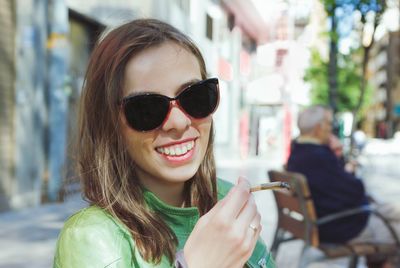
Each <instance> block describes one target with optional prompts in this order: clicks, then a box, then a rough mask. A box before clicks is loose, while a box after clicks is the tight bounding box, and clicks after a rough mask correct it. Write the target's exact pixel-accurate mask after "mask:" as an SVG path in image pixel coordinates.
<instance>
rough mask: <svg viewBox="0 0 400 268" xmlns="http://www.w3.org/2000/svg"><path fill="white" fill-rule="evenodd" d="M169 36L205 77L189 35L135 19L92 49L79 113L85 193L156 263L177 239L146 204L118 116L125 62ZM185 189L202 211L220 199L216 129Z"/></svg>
mask: <svg viewBox="0 0 400 268" xmlns="http://www.w3.org/2000/svg"><path fill="white" fill-rule="evenodd" d="M167 41H172V42H175V43H176V44H178V45H180V46H182V47H183V48H184V49H186V50H188V51H189V52H191V53H193V55H194V56H195V57H196V58H197V59H198V62H199V65H200V68H201V75H202V77H203V79H204V78H206V67H205V62H204V59H203V57H202V55H201V53H200V51H199V49H198V48H197V47H196V45H195V44H194V43H193V42H192V41H191V40H190V39H189V38H188V37H187V36H186V35H184V34H183V33H181V32H180V31H179V30H177V29H175V28H174V27H172V26H171V25H169V24H166V23H163V22H161V21H158V20H154V19H140V20H134V21H132V22H129V23H126V24H124V25H122V26H120V27H118V28H116V29H114V30H112V31H111V32H109V33H108V34H107V35H106V36H105V37H104V38H103V39H102V40H101V41H99V42H98V43H97V45H96V47H95V48H94V51H93V53H92V55H91V58H90V61H89V65H88V69H87V73H86V77H85V83H84V87H83V92H82V96H81V103H80V113H79V114H80V118H79V142H78V148H79V150H78V151H79V153H78V170H79V174H80V177H81V179H82V185H83V194H84V196H85V198H86V199H87V200H88V201H89V202H90V203H91V204H94V205H97V206H99V207H102V208H104V209H106V210H107V211H108V212H109V213H110V214H111V215H113V216H114V217H116V218H117V219H119V220H120V221H121V222H122V223H124V224H125V225H126V226H127V227H128V229H129V230H130V232H131V234H132V237H133V239H134V240H135V244H136V246H137V249H138V250H139V252H140V253H141V255H142V257H143V258H144V259H145V260H146V261H149V262H150V261H151V262H155V263H159V262H160V261H161V258H162V256H163V255H165V256H167V258H168V259H169V260H170V261H171V262H172V261H173V259H174V255H175V251H176V247H177V243H178V240H177V238H176V236H175V234H174V233H173V232H172V230H171V229H170V228H169V227H168V226H167V224H166V223H165V222H164V221H163V220H162V219H161V217H160V216H158V215H157V214H156V213H154V212H152V211H151V210H149V209H147V208H146V206H145V203H144V199H143V192H142V187H141V186H140V183H139V180H138V178H137V175H136V174H135V170H134V165H135V164H134V163H133V162H132V159H131V158H130V156H129V154H128V152H127V149H126V145H125V144H124V142H123V139H122V136H121V134H120V126H119V123H118V122H119V120H118V117H119V100H120V99H121V98H122V94H123V93H122V88H123V82H124V70H125V67H126V64H127V62H128V61H129V60H130V59H131V58H132V57H133V56H135V55H137V54H138V53H140V52H141V51H143V50H145V49H147V48H149V47H154V46H158V45H160V44H162V43H164V42H167ZM184 188H185V193H184V194H185V199H186V202H185V204H187V205H189V206H196V207H198V209H199V212H200V215H203V214H205V213H206V212H207V211H208V210H210V209H211V207H212V206H213V205H214V204H215V203H216V200H217V193H216V172H215V162H214V157H213V128H211V131H210V138H209V143H208V147H207V151H206V154H205V157H204V159H203V161H202V163H201V165H200V167H199V169H198V171H197V172H196V174H195V175H194V176H193V178H191V179H190V180H189V181H187V182H186V184H185V187H184Z"/></svg>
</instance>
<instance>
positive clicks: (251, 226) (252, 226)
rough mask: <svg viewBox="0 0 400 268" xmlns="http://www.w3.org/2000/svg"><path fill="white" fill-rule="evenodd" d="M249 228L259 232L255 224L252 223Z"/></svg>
mask: <svg viewBox="0 0 400 268" xmlns="http://www.w3.org/2000/svg"><path fill="white" fill-rule="evenodd" d="M249 228H250V229H252V230H253V231H254V232H257V227H256V226H254V224H250V225H249Z"/></svg>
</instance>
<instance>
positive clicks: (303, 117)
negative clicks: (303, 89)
mask: <svg viewBox="0 0 400 268" xmlns="http://www.w3.org/2000/svg"><path fill="white" fill-rule="evenodd" d="M327 111H330V110H329V108H327V107H324V106H322V105H315V106H310V107H308V108H306V109H304V110H303V111H301V112H300V114H299V117H298V119H297V126H298V127H299V130H300V134H309V133H311V131H312V130H313V129H314V128H315V127H316V126H317V125H318V124H319V123H321V122H322V121H323V120H324V118H325V113H326V112H327Z"/></svg>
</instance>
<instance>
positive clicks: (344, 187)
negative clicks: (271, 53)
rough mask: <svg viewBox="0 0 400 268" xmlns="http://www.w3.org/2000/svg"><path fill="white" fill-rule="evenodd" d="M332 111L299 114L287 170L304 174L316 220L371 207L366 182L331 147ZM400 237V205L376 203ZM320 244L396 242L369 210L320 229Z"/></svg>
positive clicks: (311, 110) (318, 108)
mask: <svg viewBox="0 0 400 268" xmlns="http://www.w3.org/2000/svg"><path fill="white" fill-rule="evenodd" d="M332 119H333V114H332V111H331V110H329V109H327V108H325V107H322V106H311V107H309V108H307V109H305V110H304V111H302V112H301V113H300V114H299V118H298V127H299V129H300V136H299V137H298V138H297V139H296V140H295V142H294V143H293V147H292V151H291V154H290V156H289V160H288V163H287V169H288V170H289V171H293V172H299V173H302V174H304V175H305V177H306V178H307V181H308V185H309V187H310V191H311V195H312V197H313V201H314V204H315V208H316V212H317V217H319V218H320V217H324V216H327V215H331V214H333V213H338V212H341V211H345V210H349V209H352V208H359V207H362V206H368V205H370V203H369V198H368V195H367V193H366V190H365V187H364V184H363V182H362V181H361V180H360V179H359V178H357V177H356V176H354V175H353V174H352V173H350V172H347V171H346V170H345V168H344V165H343V164H342V163H341V162H340V160H339V158H338V157H337V154H338V152H340V150H339V151H336V155H335V152H334V150H332V148H331V147H330V146H332V144H330V143H331V139H332ZM376 205H377V208H376V209H377V211H379V212H380V213H381V214H382V215H384V216H385V217H386V218H387V219H388V220H389V221H390V222H391V224H392V226H393V227H394V228H395V230H396V232H397V234H398V236H399V234H400V206H399V204H376ZM318 229H319V237H320V240H321V242H325V243H344V242H353V241H360V242H361V241H362V242H368V241H369V242H383V243H394V239H393V237H392V235H391V233H390V232H389V230H388V228H386V226H385V225H384V223H383V222H382V220H381V219H380V218H378V217H376V216H375V215H374V214H370V213H369V212H368V211H364V212H360V213H358V214H354V215H351V216H347V217H343V218H340V219H337V220H334V221H331V222H329V223H325V224H322V225H320V226H319V227H318Z"/></svg>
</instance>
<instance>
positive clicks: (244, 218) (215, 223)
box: [184, 178, 261, 268]
mask: <svg viewBox="0 0 400 268" xmlns="http://www.w3.org/2000/svg"><path fill="white" fill-rule="evenodd" d="M260 220H261V217H260V214H259V213H258V211H257V207H256V204H255V201H254V198H253V195H252V194H251V193H250V187H249V183H248V182H247V181H246V180H245V179H243V178H239V180H238V183H237V185H236V186H234V187H233V188H232V189H231V190H230V191H229V193H228V194H227V195H226V197H225V198H224V199H222V200H221V201H219V202H218V203H217V204H216V205H215V206H214V207H213V208H212V209H211V210H210V211H209V212H208V213H207V214H205V215H203V216H202V217H201V218H200V219H199V221H198V222H197V224H196V226H195V227H194V229H193V231H192V233H191V234H190V236H189V238H188V240H187V242H186V244H185V246H184V256H185V259H186V262H187V264H188V267H189V268H196V267H210V268H211V267H218V268H223V267H229V268H235V267H243V266H244V265H245V263H246V261H247V260H248V259H249V258H250V256H251V253H252V252H253V249H254V247H255V245H256V242H257V239H258V237H259V235H260V232H261V225H260Z"/></svg>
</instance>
